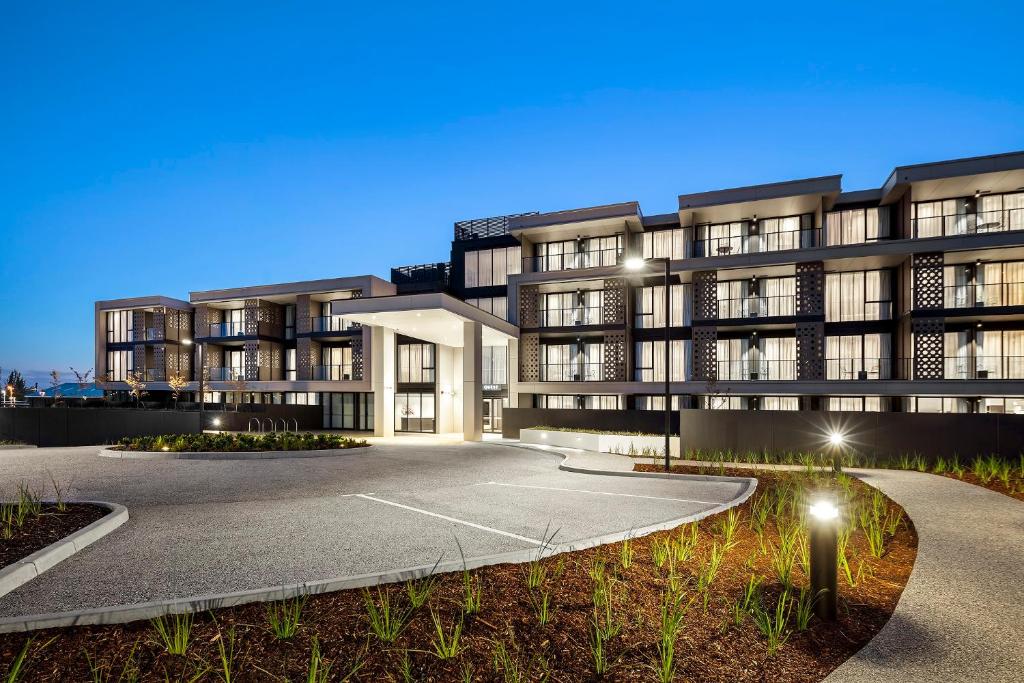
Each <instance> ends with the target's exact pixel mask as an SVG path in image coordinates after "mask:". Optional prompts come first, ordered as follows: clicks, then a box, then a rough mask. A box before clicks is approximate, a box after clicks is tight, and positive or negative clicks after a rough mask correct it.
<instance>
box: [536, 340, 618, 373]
mask: <svg viewBox="0 0 1024 683" xmlns="http://www.w3.org/2000/svg"><path fill="white" fill-rule="evenodd" d="M540 355H541V366H540V381H542V382H597V381H600V380H601V379H602V378H603V376H604V343H603V342H579V343H573V344H542V345H541V347H540Z"/></svg>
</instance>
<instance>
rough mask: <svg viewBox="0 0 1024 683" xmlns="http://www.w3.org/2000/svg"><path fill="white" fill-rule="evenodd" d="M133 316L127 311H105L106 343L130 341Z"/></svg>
mask: <svg viewBox="0 0 1024 683" xmlns="http://www.w3.org/2000/svg"><path fill="white" fill-rule="evenodd" d="M132 325H133V316H132V312H131V311H129V310H122V311H107V343H108V344H120V343H123V342H130V341H132Z"/></svg>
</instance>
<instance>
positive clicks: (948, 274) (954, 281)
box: [943, 261, 1024, 308]
mask: <svg viewBox="0 0 1024 683" xmlns="http://www.w3.org/2000/svg"><path fill="white" fill-rule="evenodd" d="M943 280H944V282H943V284H944V296H943V300H944V305H945V307H946V308H974V307H975V306H1024V261H1009V262H1006V263H977V264H965V265H950V266H945V268H944V269H943Z"/></svg>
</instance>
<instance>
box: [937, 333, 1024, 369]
mask: <svg viewBox="0 0 1024 683" xmlns="http://www.w3.org/2000/svg"><path fill="white" fill-rule="evenodd" d="M944 347H945V352H944V356H945V362H944V368H943V371H944V375H943V376H944V377H945V379H1024V330H987V329H968V330H960V331H949V332H946V333H945V336H944Z"/></svg>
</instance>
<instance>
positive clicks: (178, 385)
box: [167, 372, 188, 410]
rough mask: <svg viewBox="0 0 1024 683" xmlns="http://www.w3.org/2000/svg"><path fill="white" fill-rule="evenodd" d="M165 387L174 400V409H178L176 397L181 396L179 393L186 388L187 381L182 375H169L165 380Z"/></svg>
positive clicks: (176, 373) (177, 373)
mask: <svg viewBox="0 0 1024 683" xmlns="http://www.w3.org/2000/svg"><path fill="white" fill-rule="evenodd" d="M167 386H169V387H170V388H171V396H172V397H173V398H174V408H175V410H177V408H178V397H179V396H181V392H182V391H184V390H185V387H187V386H188V380H187V379H185V377H184V375H182V374H181V373H179V372H175V373H173V374H171V376H170V377H168V378H167Z"/></svg>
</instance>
